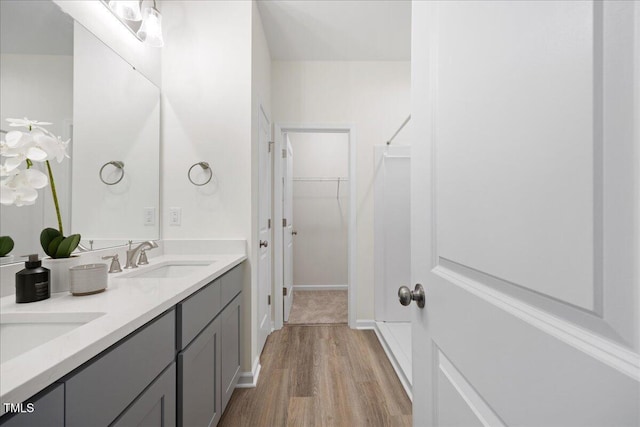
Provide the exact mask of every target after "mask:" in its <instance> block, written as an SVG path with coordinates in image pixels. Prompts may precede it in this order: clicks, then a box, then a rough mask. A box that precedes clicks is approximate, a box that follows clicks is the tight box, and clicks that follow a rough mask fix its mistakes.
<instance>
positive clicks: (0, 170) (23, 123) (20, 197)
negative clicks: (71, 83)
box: [0, 117, 69, 232]
mask: <svg viewBox="0 0 640 427" xmlns="http://www.w3.org/2000/svg"><path fill="white" fill-rule="evenodd" d="M7 121H8V122H9V126H12V127H24V128H27V129H28V131H18V130H15V131H11V132H8V133H7V135H6V137H5V140H0V156H2V157H3V158H4V162H3V163H2V164H1V165H0V176H1V177H3V179H2V181H0V203H1V204H3V205H15V206H25V205H32V204H34V203H35V201H36V199H37V198H38V192H37V191H36V190H37V189H39V188H43V187H45V186H46V185H47V184H48V183H49V177H50V179H51V184H52V187H51V192H52V195H53V199H54V204H55V207H56V215H57V216H58V224H59V228H60V232H62V219H61V217H60V210H59V208H58V202H57V200H58V198H57V194H56V191H55V189H54V186H53V174H52V173H51V169H49V177H47V175H45V174H44V173H42V172H41V171H39V170H37V169H34V168H32V166H33V163H34V162H45V161H46V162H49V160H53V159H55V160H57V161H58V163H60V162H62V160H63V159H64V158H65V157H67V158H68V157H69V155H68V154H67V146H68V145H69V141H68V140H67V141H63V140H62V139H61V138H60V137H56V136H55V135H53V134H52V133H51V132H50V131H49V130H47V129H45V128H44V127H42V126H47V125H50V124H51V123H49V122H38V121H36V120H29V119H27V118H26V117H25V118H24V119H7ZM23 162H25V163H26V164H27V169H20V166H21V165H22V163H23Z"/></svg>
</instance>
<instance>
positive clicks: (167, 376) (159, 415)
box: [112, 363, 176, 427]
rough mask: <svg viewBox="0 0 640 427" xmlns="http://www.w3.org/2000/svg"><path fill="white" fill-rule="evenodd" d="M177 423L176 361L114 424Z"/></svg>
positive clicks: (164, 426)
mask: <svg viewBox="0 0 640 427" xmlns="http://www.w3.org/2000/svg"><path fill="white" fill-rule="evenodd" d="M175 425H176V364H175V363H172V364H171V365H169V367H168V368H167V369H165V371H164V372H163V373H162V374H160V376H159V377H158V378H156V379H155V381H154V382H153V383H151V385H150V386H149V387H148V388H147V389H146V390H145V391H144V392H143V393H142V394H141V395H140V396H138V398H137V399H136V400H135V401H134V402H133V403H132V404H131V405H130V406H129V407H128V408H127V409H125V411H124V412H123V413H122V414H121V415H120V416H119V417H118V419H117V420H116V421H115V422H114V423H113V424H112V426H113V427H160V426H162V427H174V426H175Z"/></svg>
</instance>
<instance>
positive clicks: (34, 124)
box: [7, 117, 51, 130]
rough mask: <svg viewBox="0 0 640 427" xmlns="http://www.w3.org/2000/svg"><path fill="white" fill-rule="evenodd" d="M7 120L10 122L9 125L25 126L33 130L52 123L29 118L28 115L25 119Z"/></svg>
mask: <svg viewBox="0 0 640 427" xmlns="http://www.w3.org/2000/svg"><path fill="white" fill-rule="evenodd" d="M7 121H8V122H9V126H12V127H23V128H27V129H29V130H33V129H37V128H40V129H43V128H42V127H41V126H49V125H50V124H51V123H49V122H39V121H37V120H29V119H27V118H26V117H25V118H24V119H7ZM43 130H44V129H43Z"/></svg>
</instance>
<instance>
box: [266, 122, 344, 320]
mask: <svg viewBox="0 0 640 427" xmlns="http://www.w3.org/2000/svg"><path fill="white" fill-rule="evenodd" d="M274 140H275V144H276V153H281V155H278V156H276V161H275V164H274V171H275V178H276V179H275V180H274V182H275V186H274V220H275V224H276V229H275V230H274V234H275V235H274V279H275V286H274V295H280V294H281V295H283V297H282V298H276V301H275V304H274V316H275V328H276V329H280V328H282V326H283V325H284V324H285V322H288V321H291V322H293V323H296V324H300V323H304V324H310V323H311V324H315V323H334V322H335V323H345V322H346V323H348V324H349V326H351V327H354V326H355V289H354V288H355V286H354V285H353V284H354V283H355V255H354V254H355V209H354V208H353V207H354V206H355V182H354V179H353V177H354V175H355V156H354V153H353V150H354V144H355V142H354V132H353V129H352V128H351V127H349V126H344V127H334V126H304V125H286V126H277V125H276V126H275V129H274ZM296 296H297V298H296ZM294 301H296V302H297V304H296V306H294ZM292 307H293V312H292ZM296 307H298V309H296ZM291 316H293V317H291Z"/></svg>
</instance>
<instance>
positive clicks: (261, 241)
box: [260, 240, 269, 248]
mask: <svg viewBox="0 0 640 427" xmlns="http://www.w3.org/2000/svg"><path fill="white" fill-rule="evenodd" d="M267 246H269V242H267V241H266V240H260V247H261V248H266V247H267Z"/></svg>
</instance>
